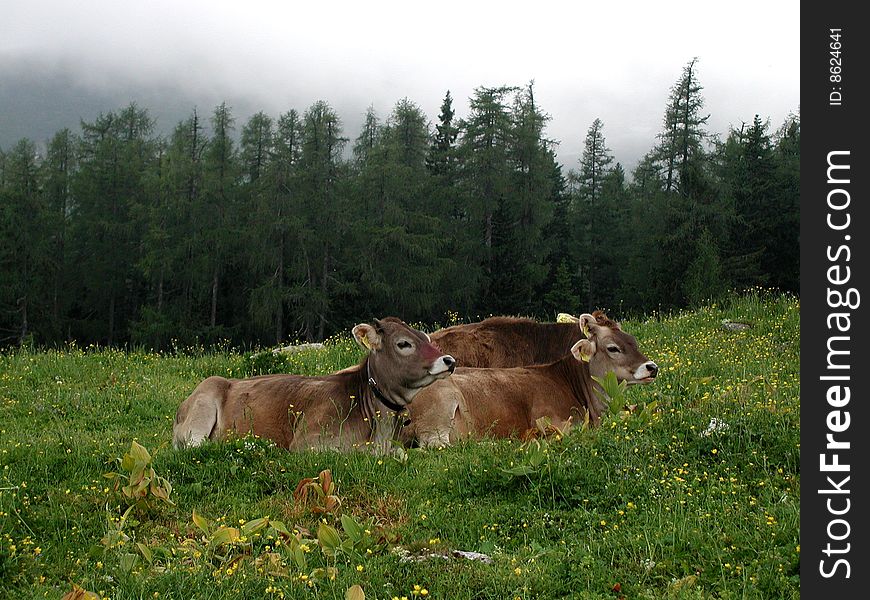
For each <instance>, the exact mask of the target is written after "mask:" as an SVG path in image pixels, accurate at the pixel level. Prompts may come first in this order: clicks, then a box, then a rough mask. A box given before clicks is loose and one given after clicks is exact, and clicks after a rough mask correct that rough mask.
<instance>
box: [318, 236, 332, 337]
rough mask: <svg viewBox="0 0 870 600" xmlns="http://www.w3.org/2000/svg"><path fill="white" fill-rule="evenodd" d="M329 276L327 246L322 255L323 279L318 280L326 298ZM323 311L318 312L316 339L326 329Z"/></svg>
mask: <svg viewBox="0 0 870 600" xmlns="http://www.w3.org/2000/svg"><path fill="white" fill-rule="evenodd" d="M328 277H329V247H327V248H326V252H325V253H324V255H323V280H322V281H321V282H320V290H321V292H322V293H323V298H326V291H327V286H328ZM324 312H325V311H321V312H320V323H319V324H318V326H317V341H321V340H323V334H324V332H325V330H326V315H325V314H324Z"/></svg>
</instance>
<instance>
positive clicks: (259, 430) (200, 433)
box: [173, 317, 456, 451]
mask: <svg viewBox="0 0 870 600" xmlns="http://www.w3.org/2000/svg"><path fill="white" fill-rule="evenodd" d="M353 336H354V338H355V339H356V340H357V342H358V343H359V344H360V345H362V346H363V347H365V348H366V349H367V350H369V353H368V354H367V355H366V357H365V358H364V359H363V361H362V362H361V363H360V364H359V365H358V366H357V367H352V368H350V369H345V370H344V371H342V372H340V373H334V374H332V375H326V376H323V377H305V376H302V375H264V376H262V377H252V378H249V379H225V378H223V377H209V378H208V379H206V380H204V381H203V382H202V383H200V384H199V385H198V386H197V387H196V389H195V390H193V393H192V394H191V395H190V396H189V397H188V398H187V399H186V400H185V401H184V402H182V403H181V406H180V407H179V408H178V412H177V413H176V415H175V425H174V427H173V443H174V445H175V447H176V448H181V447H184V446H196V445H199V444H201V443H202V442H203V441H205V440H206V439H211V440H219V439H222V438H223V437H225V436H226V434H227V433H228V432H234V433H238V434H245V433H249V432H250V433H253V434H255V435H258V436H260V437H264V438H269V439H272V440H274V441H275V442H276V443H277V444H278V445H279V446H281V447H282V448H287V449H290V450H297V449H303V448H312V447H335V448H340V449H351V448H357V447H363V446H369V447H372V448H373V449H375V450H377V451H387V450H389V448H390V444H391V442H392V440H393V439H395V438H396V436H397V433H398V430H399V427H400V426H401V421H400V420H399V419H397V415H398V414H399V413H401V412H402V411H403V410H404V409H405V407H406V406H408V405H409V404H410V403H411V400H412V399H413V398H414V397H415V396H416V395H417V394H418V393H419V392H420V391H421V390H422V389H423V388H425V387H426V386H428V385H430V384H431V383H433V382H434V381H436V380H439V379H443V378H445V377H447V376H449V375H450V374H451V373H452V372H453V369H454V367H455V362H456V361H455V360H454V359H453V357H452V356H449V355H445V354H444V353H443V352H441V351H440V350H439V349H438V347H437V346H435V345H433V344H432V343H431V342H430V341H429V338H428V336H427V335H426V334H424V333H422V332H420V331H417V330H415V329H411V328H410V327H408V325H406V324H405V323H403V322H402V321H400V320H399V319H396V318H393V317H388V318H386V319H382V320H380V321H378V320H375V321H374V323H373V324H367V323H362V324H360V325H357V326H356V327H354V328H353Z"/></svg>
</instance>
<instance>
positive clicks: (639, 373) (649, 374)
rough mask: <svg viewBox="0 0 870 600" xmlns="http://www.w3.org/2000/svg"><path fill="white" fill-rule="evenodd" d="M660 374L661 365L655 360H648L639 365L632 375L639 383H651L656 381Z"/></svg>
mask: <svg viewBox="0 0 870 600" xmlns="http://www.w3.org/2000/svg"><path fill="white" fill-rule="evenodd" d="M658 374H659V366H658V365H657V364H655V363H654V362H653V361H648V362H645V363H643V364H642V365H641V366H639V367H638V368H637V369H636V370H635V371H634V373H632V377H633V378H634V380H635V381H636V382H637V383H651V382H653V381H655V378H656V376H658Z"/></svg>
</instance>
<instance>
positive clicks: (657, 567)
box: [0, 291, 800, 600]
mask: <svg viewBox="0 0 870 600" xmlns="http://www.w3.org/2000/svg"><path fill="white" fill-rule="evenodd" d="M799 312H800V306H799V302H798V301H797V300H796V299H794V298H792V297H787V296H780V295H774V294H770V293H767V292H763V291H759V292H756V293H752V294H748V295H745V296H741V297H734V298H732V299H730V300H728V301H726V302H724V303H721V304H718V305H711V306H708V307H705V308H703V309H700V310H695V311H685V312H680V313H676V314H670V315H653V316H650V317H649V318H647V319H646V320H643V321H625V322H623V328H624V329H626V330H627V331H629V332H631V333H633V334H635V335H636V336H637V337H638V340H639V343H640V346H641V349H642V350H644V351H645V352H646V354H647V355H648V356H649V357H650V358H651V359H652V360H655V361H656V362H657V363H658V364H659V366H660V368H661V373H660V375H659V378H658V381H657V382H655V383H653V384H651V385H647V386H635V387H631V388H629V389H628V390H627V391H626V392H625V396H626V399H627V401H628V403H629V404H631V405H636V406H637V408H636V409H635V410H633V411H632V412H614V413H613V414H611V415H608V416H606V417H605V419H604V420H603V422H602V426H601V427H599V428H596V429H592V430H590V429H583V428H581V427H576V428H574V429H573V430H571V431H569V432H567V433H566V434H565V435H555V436H551V437H549V438H546V439H542V440H537V441H531V442H525V443H523V442H521V441H519V440H483V441H476V442H467V443H463V444H461V445H458V446H455V447H450V448H445V449H441V450H430V451H422V450H417V449H412V450H409V451H408V452H407V454H405V455H401V454H400V455H397V456H390V457H385V456H374V455H370V454H367V453H363V452H359V453H350V454H339V453H336V452H305V453H288V452H285V451H282V450H279V449H276V448H274V447H273V446H271V445H270V444H269V443H268V442H266V441H264V440H258V439H252V438H242V439H236V440H233V441H229V442H226V443H221V444H208V445H205V446H203V447H200V448H195V449H191V450H186V451H181V452H177V451H174V450H173V449H172V448H171V443H170V441H171V426H172V419H173V416H174V413H175V409H176V408H177V406H178V404H179V403H180V402H181V400H183V399H184V398H185V397H186V396H187V395H188V394H189V393H190V391H191V390H192V389H193V387H194V386H195V385H196V384H197V383H198V382H199V381H200V380H201V379H202V378H204V377H206V376H209V375H214V374H217V375H225V376H237V377H238V376H246V375H251V374H258V373H262V372H268V371H286V372H294V373H304V374H321V373H328V372H331V371H334V370H337V369H340V368H343V367H346V366H348V365H350V364H353V363H354V362H355V361H357V360H358V359H359V357H360V353H359V351H358V350H357V349H356V348H355V346H354V344H353V343H352V341H351V340H350V338H349V337H347V338H339V339H336V340H332V341H330V343H329V344H328V345H327V347H326V348H325V349H324V350H317V351H308V352H305V353H302V354H298V355H294V356H291V357H288V358H286V359H272V358H271V357H269V356H266V357H260V358H253V359H252V358H251V355H249V354H248V355H242V354H238V353H232V352H229V351H226V350H224V351H221V350H215V351H208V352H203V351H198V350H195V349H194V350H178V351H176V352H172V353H150V352H144V351H141V352H140V351H131V352H121V351H117V350H105V349H94V348H77V347H69V348H66V349H64V350H60V351H31V350H10V351H6V352H5V353H2V354H0V597H3V596H5V597H9V598H46V597H47V598H58V599H60V598H62V597H64V595H65V594H68V593H69V592H72V591H73V590H74V589H78V588H74V586H80V588H81V589H80V590H79V591H78V595H77V596H76V597H78V598H81V599H84V598H112V599H118V600H121V599H133V598H137V599H144V598H177V599H182V598H183V599H187V598H203V599H205V598H208V599H215V600H217V599H231V598H233V599H236V598H238V599H241V598H268V599H271V598H329V599H344V598H346V597H347V598H354V599H358V598H362V597H363V595H364V597H365V598H366V599H375V598H376V599H381V600H384V599H386V600H393V599H399V600H403V599H407V600H414V599H421V598H432V599H489V598H492V599H496V598H498V599H513V598H520V599H527V598H581V599H582V598H589V599H593V598H594V599H612V600H616V599H619V598H627V599H634V598H641V599H652V598H689V599H696V598H763V599H771V598H797V597H799V570H798V559H799V552H800V531H799V508H800V496H799V483H800V471H799V452H800V447H799V441H800V439H799V430H800V422H799V402H800V400H799V398H800V379H799V364H800V362H799V326H800V315H799ZM613 316H617V315H613ZM725 320H732V321H740V322H745V323H749V324H751V325H752V327H751V328H749V329H745V330H740V331H729V330H726V329H725V328H723V321H725ZM645 408H646V410H644V409H645ZM134 440H135V441H136V442H137V443H138V444H139V445H141V448H144V449H146V450H147V454H146V453H144V452H143V451H142V450H141V449H140V447H139V446H134V445H133V441H134ZM131 448H132V449H131ZM125 454H126V455H127V458H126V459H123V457H124V456H125ZM121 459H123V460H121ZM325 470H328V471H329V473H328V474H327V473H324V474H322V475H321V472H323V471H325ZM112 472H114V473H117V474H118V475H117V476H115V477H114V478H113V477H106V476H105V474H108V473H112ZM133 472H135V473H134V474H135V475H136V476H137V477H140V478H141V477H144V478H145V481H146V483H148V482H150V485H149V486H148V487H146V488H145V489H144V490H141V489H133V488H131V487H128V483H129V475H130V474H131V473H133ZM330 476H331V478H332V482H330ZM300 484H301V485H300ZM134 487H135V486H134ZM125 490H126V492H129V494H128V493H125ZM167 492H168V499H169V501H170V502H167V501H166V496H167ZM455 550H459V551H467V552H478V553H483V554H485V555H487V556H488V557H490V558H491V561H490V562H484V561H480V560H473V559H470V558H463V557H457V556H454V555H453V554H452V552H453V551H455ZM354 586H359V587H354ZM89 594H91V595H89ZM73 596H75V594H74V595H73ZM73 596H70V597H73Z"/></svg>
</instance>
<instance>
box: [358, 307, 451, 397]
mask: <svg viewBox="0 0 870 600" xmlns="http://www.w3.org/2000/svg"><path fill="white" fill-rule="evenodd" d="M353 337H354V339H355V340H356V341H357V343H358V344H359V345H360V346H362V347H363V348H365V349H366V350H368V352H369V356H368V359H367V360H366V369H367V370H368V373H367V377H368V378H369V379H370V384H371V382H372V381H374V382H375V383H374V384H373V385H374V386H375V387H376V389H377V390H378V391H379V393H382V394H384V395H385V396H386V397H387V398H388V399H389V401H391V402H392V403H393V404H396V405H399V406H404V405H406V404H410V402H411V400H412V399H413V398H414V396H415V395H416V394H417V392H419V391H420V390H421V389H422V388H424V387H426V386H427V385H429V384H430V383H432V382H434V381H436V380H438V379H443V378H445V377H448V376H449V375H450V374H451V373H453V370H454V369H455V368H456V361H455V360H454V358H453V357H452V356H450V355H449V354H444V353H443V352H442V351H441V350H440V349H439V348H438V346H436V345H435V344H433V343H432V341H431V340H430V339H429V336H428V335H426V334H425V333H423V332H422V331H417V330H416V329H412V328H411V327H409V326H408V325H407V324H405V323H404V322H403V321H402V320H400V319H397V318H395V317H387V318H385V319H380V320H378V319H375V320H374V321H373V322H372V323H360V324H359V325H357V326H356V327H354V328H353Z"/></svg>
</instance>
